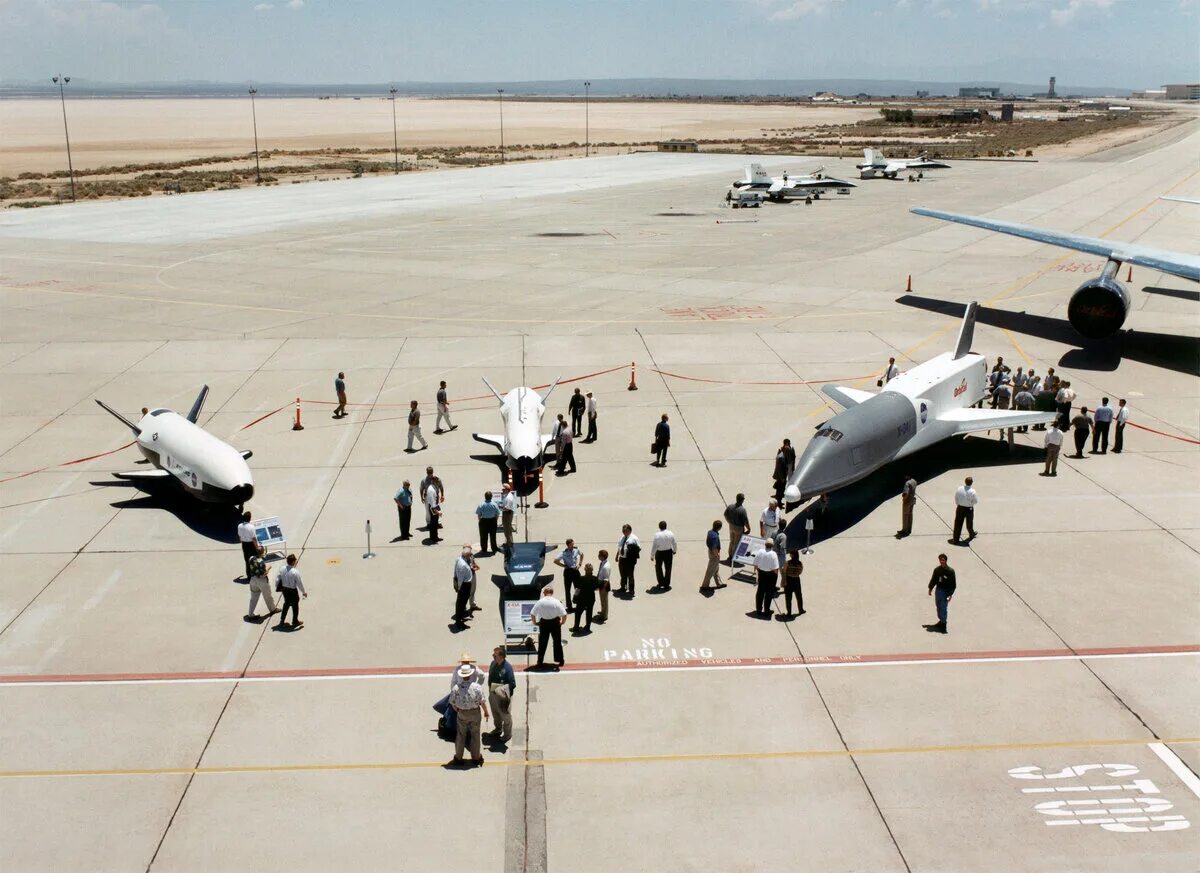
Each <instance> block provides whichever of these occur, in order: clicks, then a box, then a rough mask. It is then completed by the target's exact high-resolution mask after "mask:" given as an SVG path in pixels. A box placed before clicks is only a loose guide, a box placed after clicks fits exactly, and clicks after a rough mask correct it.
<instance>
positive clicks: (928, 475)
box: [787, 436, 1045, 549]
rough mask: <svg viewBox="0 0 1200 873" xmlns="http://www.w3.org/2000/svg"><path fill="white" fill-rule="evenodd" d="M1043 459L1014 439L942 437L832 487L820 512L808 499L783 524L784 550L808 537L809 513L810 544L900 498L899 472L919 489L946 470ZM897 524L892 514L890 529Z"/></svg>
mask: <svg viewBox="0 0 1200 873" xmlns="http://www.w3.org/2000/svg"><path fill="white" fill-rule="evenodd" d="M1044 459H1045V452H1044V451H1043V450H1042V449H1040V448H1036V447H1034V446H1026V445H1021V444H1019V443H1018V444H1016V445H1014V446H1013V447H1012V449H1009V448H1008V443H1007V442H1006V441H1001V440H999V439H997V438H995V437H987V436H967V437H963V438H961V439H959V438H953V439H949V440H945V441H943V442H941V443H937V444H936V445H932V446H930V447H929V448H927V449H924V450H922V451H920V452H917V453H916V454H914V455H910V456H909V457H907V458H903V459H901V460H899V461H892V462H891V463H890V464H888V465H887V466H885V467H882V468H880V469H879V470H876V471H875V472H874V473H872V474H871V475H870V476H868V477H867V478H865V479H860V480H859V481H858V482H855V483H854V484H853V485H847V486H846V487H845V488H842V489H840V490H838V491H834V492H833V493H832V494H830V495H829V506H828V508H827V509H825V510H824V511H822V510H821V508H820V506H819V500H814V501H812V502H811V503H809V505H808V506H806V507H804V509H803V510H801V511H799V512H797V513H795V514H794V515H793V516H792V517H791V520H790V521H789V522H788V526H787V537H788V548H789V549H795V548H801V547H803V546H804V544H805V542H806V541H807V537H808V534H807V532H806V531H805V527H804V523H805V520H806V519H808V518H809V517H811V518H812V519H813V536H812V542H813V544H814V545H816V544H817V543H820V542H823V541H824V540H827V539H830V538H832V537H835V536H837V535H838V534H840V533H843V532H845V531H847V530H849V529H850V528H852V527H854V526H855V525H856V524H858V523H859V522H860V521H862V520H863V519H864V518H866V517H867V516H868V515H870V514H871V513H872V512H874V511H875V510H876V509H878V508H879V507H880V506H881V505H883V504H884V503H886V502H887V501H889V500H892V499H894V498H896V497H899V496H900V492H901V490H903V488H904V477H905V474H911V475H912V476H913V478H915V479H916V480H917V486H918V487H917V490H918V493H920V486H921V485H922V484H924V483H925V482H928V481H930V480H931V479H935V478H937V477H938V476H941V475H942V474H943V473H946V472H949V471H950V470H963V471H966V472H969V471H971V470H977V469H979V468H981V467H1006V466H1009V465H1012V464H1027V465H1029V466H1030V469H1031V471H1033V470H1034V469H1035V468H1036V467H1037V465H1040V464H1042V463H1043V461H1044ZM899 526H900V519H899V518H898V517H897V518H896V527H897V528H899Z"/></svg>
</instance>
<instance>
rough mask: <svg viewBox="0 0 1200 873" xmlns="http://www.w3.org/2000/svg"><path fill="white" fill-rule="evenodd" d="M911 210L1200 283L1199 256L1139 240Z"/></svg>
mask: <svg viewBox="0 0 1200 873" xmlns="http://www.w3.org/2000/svg"><path fill="white" fill-rule="evenodd" d="M911 211H912V213H913V214H914V215H923V216H925V217H926V218H940V219H941V220H942V221H952V222H954V223H956V224H966V225H969V226H970V227H979V228H982V229H983V230H991V231H995V232H996V233H1007V234H1009V235H1010V236H1019V237H1021V238H1022V239H1030V240H1033V241H1034V242H1040V243H1046V244H1047V245H1052V246H1059V247H1061V248H1064V249H1074V250H1075V251H1078V252H1087V253H1088V254H1089V255H1097V256H1099V257H1101V258H1108V259H1109V260H1112V261H1117V262H1118V263H1124V262H1128V263H1130V264H1137V265H1138V266H1139V267H1149V268H1150V269H1152V270H1161V271H1162V272H1164V273H1170V274H1171V275H1172V276H1179V277H1181V278H1183V279H1191V280H1192V281H1193V282H1200V257H1198V256H1196V255H1187V254H1183V253H1182V252H1171V251H1167V250H1165V249H1155V248H1151V247H1150V246H1144V245H1139V244H1138V243H1128V242H1113V241H1110V240H1104V239H1099V238H1097V237H1092V236H1080V235H1078V234H1073V233H1058V232H1056V231H1053V230H1042V229H1041V228H1037V227H1029V226H1028V225H1024V224H1014V223H1012V222H1010V221H995V220H993V219H990V218H976V217H975V216H973V215H960V214H959V213H957V212H941V211H939V210H937V209H925V208H924V207H917V208H916V209H913V210H911Z"/></svg>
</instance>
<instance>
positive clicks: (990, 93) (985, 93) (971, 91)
mask: <svg viewBox="0 0 1200 873" xmlns="http://www.w3.org/2000/svg"><path fill="white" fill-rule="evenodd" d="M958 96H959V97H990V98H991V99H993V100H995V99H996V98H997V97H999V96H1000V89H999V88H959V89H958Z"/></svg>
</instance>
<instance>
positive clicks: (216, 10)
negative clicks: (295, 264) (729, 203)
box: [0, 0, 1200, 88]
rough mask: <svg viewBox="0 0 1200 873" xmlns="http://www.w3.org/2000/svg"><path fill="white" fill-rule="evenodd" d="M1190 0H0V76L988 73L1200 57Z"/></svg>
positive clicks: (1163, 74)
mask: <svg viewBox="0 0 1200 873" xmlns="http://www.w3.org/2000/svg"><path fill="white" fill-rule="evenodd" d="M1198 10H1200V0H604V2H601V0H425V2H419V3H418V2H405V0H160V2H157V3H151V2H120V0H0V47H2V50H0V79H10V80H12V79H19V80H27V79H38V78H41V77H43V76H48V75H50V74H51V73H54V72H57V71H60V70H61V71H63V72H65V73H67V74H69V75H72V76H77V77H79V78H80V79H91V80H102V81H111V82H131V81H176V80H180V79H207V80H213V81H250V80H253V81H260V82H268V81H277V82H297V83H309V82H374V81H378V82H387V81H516V80H522V79H525V80H528V79H571V78H584V77H588V78H592V79H601V78H647V77H681V78H738V79H741V78H747V79H753V78H830V77H836V78H843V77H844V78H892V79H924V80H946V81H955V80H962V79H995V80H1004V81H1013V82H1028V83H1040V82H1042V81H1044V80H1045V79H1046V78H1047V77H1048V76H1049V75H1051V74H1055V75H1057V76H1058V80H1059V83H1060V85H1113V86H1120V87H1133V88H1137V87H1146V86H1157V85H1160V84H1162V83H1164V82H1183V81H1191V82H1194V81H1196V80H1197V78H1198V77H1200V76H1198V72H1197V71H1198V70H1200V48H1198V46H1200V16H1198Z"/></svg>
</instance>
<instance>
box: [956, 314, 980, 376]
mask: <svg viewBox="0 0 1200 873" xmlns="http://www.w3.org/2000/svg"><path fill="white" fill-rule="evenodd" d="M978 308H979V301H977V300H972V301H971V302H970V303H968V304H967V312H966V314H965V315H964V316H963V320H962V326H961V327H960V328H959V329H958V345H956V346H955V347H954V360H956V361H957V360H958V359H959V358H965V357H966V356H967V355H969V354H970V353H971V340H973V339H974V338H975V310H977V309H978Z"/></svg>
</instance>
